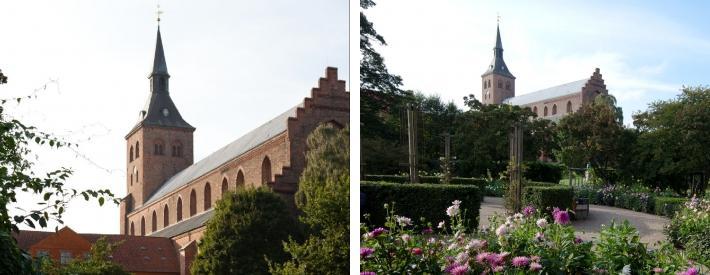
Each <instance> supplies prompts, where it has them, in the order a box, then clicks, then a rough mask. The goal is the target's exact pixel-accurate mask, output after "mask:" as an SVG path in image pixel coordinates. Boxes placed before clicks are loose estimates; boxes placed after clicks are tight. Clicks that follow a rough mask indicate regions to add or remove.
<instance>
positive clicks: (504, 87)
mask: <svg viewBox="0 0 710 275" xmlns="http://www.w3.org/2000/svg"><path fill="white" fill-rule="evenodd" d="M496 30H497V36H496V46H495V48H493V61H491V65H490V66H488V70H486V72H485V73H483V75H481V80H482V83H481V87H482V89H483V90H482V93H481V102H483V104H501V102H503V100H505V99H506V98H511V97H514V96H515V76H513V74H511V73H510V71H509V70H508V66H506V65H505V61H503V43H502V42H501V40H500V26H497V27H496Z"/></svg>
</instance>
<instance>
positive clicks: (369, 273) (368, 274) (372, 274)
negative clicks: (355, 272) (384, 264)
mask: <svg viewBox="0 0 710 275" xmlns="http://www.w3.org/2000/svg"><path fill="white" fill-rule="evenodd" d="M360 275H377V273H375V272H372V271H363V272H360Z"/></svg>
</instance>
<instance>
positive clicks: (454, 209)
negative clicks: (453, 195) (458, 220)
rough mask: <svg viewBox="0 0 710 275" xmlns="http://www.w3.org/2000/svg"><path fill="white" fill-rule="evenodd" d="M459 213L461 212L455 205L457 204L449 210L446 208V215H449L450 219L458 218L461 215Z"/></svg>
mask: <svg viewBox="0 0 710 275" xmlns="http://www.w3.org/2000/svg"><path fill="white" fill-rule="evenodd" d="M459 212H460V209H459V206H458V205H455V204H454V205H452V206H449V208H446V215H448V216H449V217H453V216H456V215H458V214H459Z"/></svg>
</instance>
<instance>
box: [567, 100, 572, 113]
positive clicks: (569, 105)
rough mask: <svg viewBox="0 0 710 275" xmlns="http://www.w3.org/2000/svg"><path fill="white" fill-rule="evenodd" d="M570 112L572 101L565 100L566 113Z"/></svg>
mask: <svg viewBox="0 0 710 275" xmlns="http://www.w3.org/2000/svg"><path fill="white" fill-rule="evenodd" d="M571 112H572V101H567V113H568V114H569V113H571Z"/></svg>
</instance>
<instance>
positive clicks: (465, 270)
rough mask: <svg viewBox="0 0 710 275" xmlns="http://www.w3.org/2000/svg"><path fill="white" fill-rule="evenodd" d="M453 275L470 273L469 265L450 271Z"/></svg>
mask: <svg viewBox="0 0 710 275" xmlns="http://www.w3.org/2000/svg"><path fill="white" fill-rule="evenodd" d="M449 272H450V273H451V274H452V275H464V274H466V272H468V265H459V266H456V267H454V268H452V269H451V271H449Z"/></svg>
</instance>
